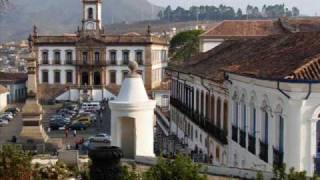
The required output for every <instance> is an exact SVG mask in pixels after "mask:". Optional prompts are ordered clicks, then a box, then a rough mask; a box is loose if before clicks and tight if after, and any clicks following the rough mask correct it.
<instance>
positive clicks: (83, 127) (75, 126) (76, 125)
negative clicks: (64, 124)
mask: <svg viewBox="0 0 320 180" xmlns="http://www.w3.org/2000/svg"><path fill="white" fill-rule="evenodd" d="M69 128H70V129H71V130H77V131H78V130H79V131H82V130H86V129H87V126H86V125H85V124H82V123H80V122H76V123H73V124H72V125H71V126H69Z"/></svg>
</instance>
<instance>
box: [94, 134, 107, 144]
mask: <svg viewBox="0 0 320 180" xmlns="http://www.w3.org/2000/svg"><path fill="white" fill-rule="evenodd" d="M89 141H90V142H104V143H108V144H109V143H111V137H110V136H109V135H107V134H104V133H100V134H97V135H95V136H91V137H89Z"/></svg>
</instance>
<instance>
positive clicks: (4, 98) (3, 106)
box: [0, 93, 8, 112]
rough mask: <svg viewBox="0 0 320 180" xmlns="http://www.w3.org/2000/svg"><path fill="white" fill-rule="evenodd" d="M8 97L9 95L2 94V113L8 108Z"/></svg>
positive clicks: (0, 108)
mask: <svg viewBox="0 0 320 180" xmlns="http://www.w3.org/2000/svg"><path fill="white" fill-rule="evenodd" d="M7 95H8V93H2V94H0V112H2V111H4V110H5V108H6V107H7V105H8V102H7Z"/></svg>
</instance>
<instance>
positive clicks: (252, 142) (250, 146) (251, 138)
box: [248, 134, 256, 154]
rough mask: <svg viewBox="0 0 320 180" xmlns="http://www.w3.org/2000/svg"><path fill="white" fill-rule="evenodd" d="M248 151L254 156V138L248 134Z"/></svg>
mask: <svg viewBox="0 0 320 180" xmlns="http://www.w3.org/2000/svg"><path fill="white" fill-rule="evenodd" d="M248 141H249V144H248V149H249V151H250V152H251V153H252V154H256V138H255V137H254V136H252V135H250V134H248Z"/></svg>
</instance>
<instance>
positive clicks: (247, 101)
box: [167, 32, 320, 176]
mask: <svg viewBox="0 0 320 180" xmlns="http://www.w3.org/2000/svg"><path fill="white" fill-rule="evenodd" d="M319 38H320V33H319V32H307V33H303V32H297V33H289V34H279V35H271V36H267V37H260V38H254V39H244V40H230V41H225V42H224V43H222V44H221V45H219V46H217V47H216V48H214V49H212V50H210V51H208V52H206V53H202V54H200V55H199V56H196V57H194V58H192V59H190V60H189V61H186V62H185V63H184V64H182V65H180V66H177V67H170V68H168V69H167V73H168V75H169V76H170V77H171V81H172V84H171V96H170V103H171V106H170V129H171V130H170V131H171V132H170V133H171V134H175V135H176V136H177V137H178V139H181V138H187V148H188V149H189V152H193V153H195V152H197V153H196V154H199V152H200V150H201V153H203V154H205V155H206V156H207V157H209V160H210V161H211V162H210V163H212V164H215V165H219V166H228V167H237V168H241V169H256V170H263V171H272V168H273V165H281V164H283V163H285V164H286V167H287V170H288V169H289V168H291V167H294V168H295V169H296V170H298V171H303V170H306V171H307V174H308V175H310V176H312V175H313V173H314V171H315V169H317V170H318V169H319V167H318V166H317V164H319V163H317V159H314V158H315V157H317V154H319V153H320V151H319V149H320V148H319V147H317V146H318V142H320V139H319V138H318V137H319V133H320V129H319V128H317V127H320V126H319V125H318V124H319V123H318V122H319V117H320V115H319V114H320V103H319V102H320V62H319V60H320V56H319V54H320V43H319V41H318V39H319Z"/></svg>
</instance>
